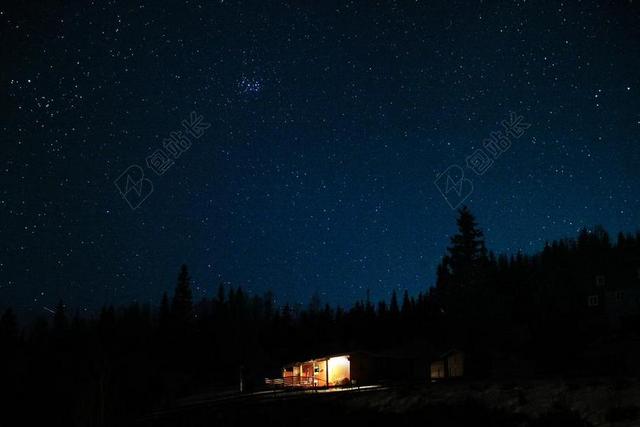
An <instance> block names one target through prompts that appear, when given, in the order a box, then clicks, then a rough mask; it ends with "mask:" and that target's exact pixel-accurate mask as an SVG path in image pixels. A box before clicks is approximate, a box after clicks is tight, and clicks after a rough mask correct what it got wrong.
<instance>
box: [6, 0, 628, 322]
mask: <svg viewBox="0 0 640 427" xmlns="http://www.w3.org/2000/svg"><path fill="white" fill-rule="evenodd" d="M0 40H1V47H0V63H1V64H2V66H1V68H0V88H1V90H2V97H1V98H0V109H1V110H0V111H1V112H2V115H1V119H0V120H1V122H0V123H1V125H2V141H1V147H2V156H1V158H0V162H1V165H2V167H1V168H0V242H1V243H0V305H8V304H10V305H13V306H14V307H15V308H17V309H18V310H22V311H24V310H28V311H31V312H33V313H43V314H44V313H46V310H48V309H49V308H51V307H52V306H53V305H54V304H55V303H56V301H57V300H58V299H60V298H63V299H64V301H65V302H66V303H67V304H68V305H70V306H72V307H77V308H80V309H81V310H84V309H87V310H89V311H91V310H93V309H95V308H96V307H99V306H101V305H102V304H104V303H124V302H130V301H134V300H137V301H141V302H151V303H153V304H156V303H158V301H159V298H160V295H161V293H162V292H163V291H164V290H171V289H172V288H173V286H174V285H175V280H176V277H177V273H178V270H179V267H180V264H182V263H187V264H188V265H189V268H190V272H191V275H192V277H193V279H194V287H195V288H194V291H195V296H196V298H199V297H200V296H205V295H207V296H211V295H213V294H214V293H215V290H216V288H217V285H218V283H219V282H221V281H226V282H230V283H233V284H235V285H242V286H243V288H244V289H245V290H247V291H249V292H251V293H254V294H262V293H263V292H265V291H266V290H268V289H271V290H273V291H274V292H275V294H276V296H277V302H278V303H279V304H283V303H284V302H285V301H289V302H291V303H304V304H306V303H307V302H308V300H309V298H310V296H311V295H312V294H313V293H314V292H318V293H319V294H320V296H321V298H322V300H323V301H325V302H329V303H332V304H341V305H344V306H349V305H350V304H352V303H353V302H354V301H355V300H356V299H362V298H365V295H366V290H367V289H370V293H371V297H372V299H376V300H377V299H380V298H388V297H389V295H390V293H391V290H392V289H394V288H395V289H397V290H398V291H399V292H402V291H403V290H404V289H408V290H409V292H410V293H411V294H416V293H417V292H419V291H425V290H426V289H428V287H429V286H430V285H432V284H433V283H434V280H435V267H436V265H437V263H438V262H439V260H440V257H441V256H442V255H443V253H444V251H445V248H446V246H447V245H448V243H449V236H450V235H451V234H452V233H453V232H455V216H456V214H455V211H454V210H452V208H451V206H450V204H451V205H453V206H454V207H455V206H457V205H458V202H464V203H465V204H467V205H468V206H469V207H470V208H471V210H472V212H474V214H475V215H476V217H477V219H478V221H479V223H480V225H481V227H482V228H483V229H484V231H485V234H486V239H487V245H488V247H489V248H490V249H492V250H495V251H497V252H508V253H516V252H517V251H519V250H521V251H524V252H526V253H532V252H534V251H536V250H538V249H540V248H542V247H543V245H544V242H545V241H547V240H553V239H556V238H560V237H572V236H575V234H576V232H577V230H578V229H580V228H581V227H590V226H593V225H595V224H602V225H604V226H605V227H606V228H607V229H608V230H609V231H610V232H611V233H612V234H614V236H615V233H617V232H618V231H621V230H623V231H636V229H638V228H639V227H638V225H639V224H640V215H639V210H640V189H639V184H640V168H639V164H640V146H639V141H640V138H639V136H640V97H639V94H640V72H639V70H640V14H639V8H638V5H637V4H636V3H635V2H631V1H630V0H629V1H623V0H620V1H608V2H605V1H602V2H598V1H567V2H564V3H563V2H555V1H553V2H545V1H524V0H522V1H502V2H492V1H452V0H447V1H406V2H404V1H384V2H383V1H380V2H373V1H361V2H356V1H348V2H334V1H328V0H322V1H288V2H276V1H268V0H261V1H255V2H249V1H237V0H222V1H188V2H162V1H148V2H142V1H91V2H89V1H87V2H85V1H82V2H80V1H78V2H63V1H46V2H45V1H41V2H30V1H13V2H11V4H7V2H3V3H2V5H1V6H0ZM513 118H516V119H517V120H519V121H520V122H519V123H521V130H522V131H523V132H522V134H521V135H519V136H518V137H515V136H513V135H512V136H510V137H508V138H509V140H508V146H507V147H506V149H504V150H503V151H502V152H500V153H499V155H497V156H492V152H491V151H490V150H487V149H486V146H485V145H483V144H484V143H486V141H487V140H488V139H491V138H493V137H494V136H496V135H500V133H501V132H504V130H505V127H504V123H503V122H505V121H507V122H508V121H509V120H511V119H513ZM194 128H196V129H194ZM502 136H503V137H505V133H502ZM171 138H173V142H174V144H173V145H171V141H172V140H171ZM176 141H177V142H179V144H177V145H176ZM503 141H504V138H503ZM167 147H168V148H167ZM176 147H181V150H177V149H176ZM483 147H484V151H481V152H480V154H477V153H478V150H483ZM504 147H505V146H504V145H503V148H504ZM483 152H484V157H483V156H482V153H483ZM474 153H476V155H478V156H480V157H475V160H476V161H477V160H478V159H480V160H483V161H484V162H485V163H484V164H482V165H480V166H482V171H481V173H480V174H477V173H476V172H475V171H474V169H473V167H472V166H473V165H474V164H475V165H476V167H477V166H478V164H477V163H474V164H470V165H467V164H466V159H467V157H468V156H470V155H473V154H474ZM487 153H489V156H487ZM493 154H495V152H493ZM148 159H149V161H150V163H149V164H147V160H148ZM487 159H489V160H490V162H491V163H490V164H488V163H487V161H488V160H487ZM132 165H133V166H132ZM451 165H458V166H457V167H456V166H454V167H453V169H449V171H453V172H460V171H463V173H464V174H465V177H464V179H462V177H461V176H460V175H459V173H458V174H457V175H456V174H455V173H453V174H452V176H451V177H449V181H447V180H445V181H442V180H440V181H437V182H439V183H442V182H445V183H446V184H447V185H446V186H445V188H446V189H448V190H451V191H449V193H446V194H447V195H448V198H449V199H448V200H445V198H444V197H443V195H442V194H441V192H440V191H439V187H438V186H437V185H436V184H434V181H436V179H437V178H442V176H443V175H442V173H443V172H444V171H445V170H447V168H448V167H449V166H451ZM159 166H161V167H162V170H159ZM488 166H490V167H488ZM130 167H131V168H130ZM128 168H129V169H128ZM476 171H477V168H476ZM141 173H143V174H144V176H142V175H141ZM123 174H125V175H123ZM122 177H124V178H122ZM445 178H446V176H445ZM470 182H472V185H473V191H472V192H471V191H469V190H470V189H471V188H470V187H469V184H470ZM123 183H124V184H123ZM118 185H119V186H118ZM151 185H152V186H153V187H152V190H153V191H152V192H150V190H151ZM121 190H124V192H122V191H121ZM457 192H460V195H458V194H457ZM469 193H470V194H469ZM466 196H468V197H466ZM456 198H457V199H456ZM461 199H464V200H461ZM132 206H133V207H135V209H132Z"/></svg>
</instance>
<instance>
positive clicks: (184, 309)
mask: <svg viewBox="0 0 640 427" xmlns="http://www.w3.org/2000/svg"><path fill="white" fill-rule="evenodd" d="M192 312H193V296H192V294H191V278H190V277H189V271H188V269H187V266H186V265H185V264H182V267H181V268H180V274H179V275H178V283H177V285H176V289H175V293H174V294H173V301H172V306H171V314H172V316H173V318H174V319H175V320H176V321H178V322H185V321H188V320H189V319H190V318H191V314H192Z"/></svg>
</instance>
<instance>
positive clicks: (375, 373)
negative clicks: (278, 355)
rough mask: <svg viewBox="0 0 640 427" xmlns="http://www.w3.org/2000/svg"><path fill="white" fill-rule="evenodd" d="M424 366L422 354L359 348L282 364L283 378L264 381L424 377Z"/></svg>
mask: <svg viewBox="0 0 640 427" xmlns="http://www.w3.org/2000/svg"><path fill="white" fill-rule="evenodd" d="M424 366H425V361H424V360H423V358H416V357H409V356H407V355H392V354H373V353H369V352H366V351H358V352H350V353H341V354H337V355H333V356H323V357H319V358H316V359H311V360H307V361H306V362H295V363H290V364H288V365H286V366H284V367H283V368H282V379H278V380H271V379H266V383H267V384H269V385H281V386H284V387H303V388H313V387H337V386H347V385H358V386H360V385H368V384H380V383H390V382H394V383H397V382H407V381H424V374H427V372H426V370H425V369H424ZM423 373H424V374H423Z"/></svg>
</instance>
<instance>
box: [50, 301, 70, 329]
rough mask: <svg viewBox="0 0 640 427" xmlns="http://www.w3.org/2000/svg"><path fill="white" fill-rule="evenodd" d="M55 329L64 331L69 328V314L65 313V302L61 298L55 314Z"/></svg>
mask: <svg viewBox="0 0 640 427" xmlns="http://www.w3.org/2000/svg"><path fill="white" fill-rule="evenodd" d="M53 329H54V330H55V331H56V332H62V331H64V330H65V329H67V315H66V314H65V306H64V302H62V300H60V301H59V302H58V305H57V306H56V309H55V312H54V314H53Z"/></svg>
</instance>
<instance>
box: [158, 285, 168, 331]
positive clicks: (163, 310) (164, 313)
mask: <svg viewBox="0 0 640 427" xmlns="http://www.w3.org/2000/svg"><path fill="white" fill-rule="evenodd" d="M170 319H171V306H170V304H169V295H168V294H167V292H166V291H165V292H163V293H162V300H161V301H160V310H159V313H158V322H159V323H160V328H163V329H164V328H166V327H167V326H168V324H169V321H170Z"/></svg>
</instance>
